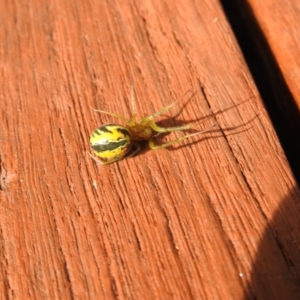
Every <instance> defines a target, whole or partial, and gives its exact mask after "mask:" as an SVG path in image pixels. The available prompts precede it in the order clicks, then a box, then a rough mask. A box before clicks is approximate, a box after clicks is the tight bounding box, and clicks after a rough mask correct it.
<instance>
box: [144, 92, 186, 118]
mask: <svg viewBox="0 0 300 300" xmlns="http://www.w3.org/2000/svg"><path fill="white" fill-rule="evenodd" d="M189 92H190V91H187V92H186V93H185V94H184V95H183V96H182V97H181V98H180V99H179V100H176V101H174V102H172V103H171V104H169V105H167V106H166V107H164V108H162V109H161V110H159V111H157V112H155V113H154V114H153V115H150V116H147V117H145V118H143V119H142V121H144V120H151V119H154V118H156V117H158V116H160V115H161V114H163V113H165V112H166V111H168V110H169V109H170V108H172V107H173V106H174V105H175V104H177V102H179V101H181V100H182V98H183V97H185V96H186V95H187V94H188V93H189Z"/></svg>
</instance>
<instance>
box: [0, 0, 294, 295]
mask: <svg viewBox="0 0 300 300" xmlns="http://www.w3.org/2000/svg"><path fill="white" fill-rule="evenodd" d="M281 2H282V3H281ZM281 2H280V1H279V2H276V5H278V8H280V5H281V6H282V5H284V3H285V2H283V1H281ZM253 3H254V2H253ZM0 11H1V12H2V18H1V21H0V45H1V47H0V51H1V52H0V54H1V55H0V79H1V80H0V84H1V88H0V93H1V94H0V95H1V106H0V107H1V148H0V159H1V160H0V163H1V165H0V168H1V169H0V171H1V177H0V179H1V181H0V183H1V186H0V188H1V190H0V193H1V205H0V243H1V252H0V266H1V268H0V270H1V272H0V276H1V280H0V291H1V299H297V298H300V288H299V286H300V230H299V229H300V210H299V208H300V203H299V202H300V192H299V188H298V187H297V184H296V181H295V179H294V177H293V175H292V173H291V170H290V167H289V165H288V163H287V160H286V158H285V155H284V152H283V150H282V148H281V146H280V143H279V142H278V139H277V136H276V133H275V131H274V129H273V127H272V124H271V123H270V120H269V117H268V114H267V113H266V111H265V109H264V105H263V103H262V100H261V98H260V96H259V93H258V91H257V89H256V87H255V84H254V82H253V79H252V77H251V75H250V73H249V70H248V68H247V65H246V63H245V61H244V59H243V55H242V54H241V51H240V49H239V46H238V44H237V42H236V40H235V38H234V35H233V33H232V30H231V28H230V27H229V25H228V22H227V20H226V17H225V15H224V12H223V11H222V7H221V5H220V3H219V2H218V1H208V0H206V1H183V0H179V1H175V2H173V1H172V2H171V1H166V0H163V1H157V0H152V1H140V2H137V1H136V2H134V1H132V2H126V1H90V0H87V1H77V0H73V1H70V0H64V1H57V0H54V1H51V2H48V1H44V0H42V1H34V0H33V1H30V2H27V1H24V0H21V1H16V2H9V1H3V0H0ZM276 17H277V20H278V22H280V20H283V19H284V20H285V18H287V16H286V15H285V16H284V17H282V18H281V15H280V9H278V15H277V16H276ZM264 22H267V21H265V20H264ZM279 34H281V32H280V30H279ZM289 34H290V35H293V36H292V37H293V38H294V40H295V43H294V44H293V43H292V37H290V38H288V37H286V38H287V39H285V41H286V40H290V43H291V45H294V46H295V47H296V48H297V45H298V43H299V35H300V33H299V31H297V32H296V31H295V32H294V31H293V32H292V31H291V32H286V35H287V36H288V35H289ZM279 38H280V37H279ZM274 39H275V38H274ZM275 40H276V39H275ZM296 41H297V42H296ZM274 47H275V48H276V49H278V47H277V46H276V45H275V46H274ZM283 48H284V47H283ZM288 48H293V47H288ZM288 48H286V49H285V50H278V51H279V52H280V53H282V51H285V52H286V53H285V54H286V55H283V57H284V59H285V60H283V58H281V59H282V60H281V62H282V65H283V66H284V67H283V69H284V70H283V74H287V75H285V76H288V74H290V69H289V68H291V67H290V66H289V67H288V66H286V64H288V63H289V61H288V59H289V57H290V56H289V52H288V51H289V49H288ZM295 51H296V50H295ZM297 51H299V49H298V50H297ZM275 55H278V54H276V53H275ZM292 61H293V63H297V64H298V65H299V62H296V60H292ZM279 65H280V66H281V63H279ZM298 65H297V66H298ZM285 70H286V71H285ZM285 72H286V73H285ZM298 72H299V69H298V70H297V71H296V70H295V73H294V75H293V76H290V77H289V78H288V79H287V82H289V87H290V88H291V90H292V93H293V95H295V98H297V97H298V96H299V95H298V94H299V93H298V92H297V91H298V89H299V80H297V76H298ZM131 85H134V87H135V92H136V97H137V108H138V113H139V115H140V116H144V115H149V114H151V113H153V112H154V111H157V110H159V109H160V108H162V107H164V106H166V105H167V104H169V103H171V102H172V101H174V100H176V99H179V98H181V97H183V95H184V94H185V93H186V92H187V91H191V92H190V94H192V93H194V94H193V96H192V97H189V96H187V97H183V99H182V100H181V101H180V103H179V105H178V106H177V107H175V108H174V109H172V111H170V113H169V114H168V116H165V117H164V118H162V122H161V123H160V124H163V125H175V124H176V125H179V124H185V123H191V124H192V125H193V126H194V131H197V130H202V129H205V128H209V127H210V126H213V125H216V127H215V128H214V129H213V130H212V132H210V133H206V134H204V135H203V136H198V137H194V138H192V139H191V140H189V141H185V142H183V143H182V144H179V145H177V146H174V147H173V148H171V149H168V150H167V149H165V150H160V151H147V150H146V151H144V152H143V153H141V154H140V155H138V156H136V157H134V158H131V159H127V160H122V161H120V162H118V163H115V164H112V165H109V166H106V167H103V166H100V165H97V164H96V163H95V162H94V161H93V160H92V159H91V158H90V156H89V152H90V148H89V135H90V133H91V132H92V130H93V129H95V128H96V127H97V126H99V125H100V124H104V123H107V122H116V120H115V119H113V117H111V116H108V115H99V114H96V113H94V112H93V110H92V109H91V108H99V109H103V110H107V111H111V112H116V113H119V114H122V115H124V116H128V115H129V113H130V99H129V94H130V86H131ZM175 137H176V135H175V134H171V135H169V136H166V137H164V139H166V140H169V139H172V138H175ZM159 142H160V143H161V142H162V139H159Z"/></svg>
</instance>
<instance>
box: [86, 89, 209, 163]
mask: <svg viewBox="0 0 300 300" xmlns="http://www.w3.org/2000/svg"><path fill="white" fill-rule="evenodd" d="M177 102H178V101H175V102H173V103H171V104H169V105H168V106H166V107H164V108H163V109H161V110H159V111H158V112H156V113H154V114H153V115H151V116H148V117H145V118H142V119H141V120H140V121H136V116H137V114H136V107H135V98H134V91H133V88H131V105H132V113H131V117H130V119H126V118H124V117H122V116H120V115H117V114H114V113H110V112H107V111H104V110H96V109H95V111H96V112H99V113H104V114H107V115H111V116H114V117H116V118H118V119H119V120H122V121H123V122H124V123H125V126H122V125H118V124H105V125H102V126H100V127H99V128H97V129H95V130H94V131H93V132H92V134H91V137H90V143H91V147H92V149H93V152H94V154H95V155H96V156H97V157H99V158H100V159H97V158H95V157H94V156H93V155H91V157H92V158H93V159H94V160H95V161H97V162H99V163H100V164H102V165H108V164H110V163H113V162H115V161H118V160H121V159H123V158H125V157H126V158H128V157H132V156H134V155H136V154H137V153H138V152H139V151H140V150H141V146H140V144H139V141H148V145H149V147H150V149H152V150H158V149H162V148H166V147H169V146H171V145H173V144H175V143H178V142H181V141H182V140H184V139H186V138H189V137H191V136H194V135H196V134H200V133H204V132H207V131H209V130H210V129H211V128H209V129H206V130H203V131H199V132H196V133H192V134H188V135H184V136H181V137H179V138H177V139H176V140H174V141H171V142H167V143H164V144H161V145H155V144H154V141H153V138H154V137H157V136H158V135H160V134H161V133H166V132H172V131H178V130H187V129H191V128H192V126H191V125H184V126H176V127H166V128H164V127H160V126H158V125H156V124H155V122H154V121H153V119H154V118H156V117H158V116H160V115H161V114H163V113H164V112H166V111H168V110H169V109H170V108H171V107H172V106H174V105H175V104H176V103H177ZM132 146H134V148H135V149H133V150H132V151H131V152H130V150H131V149H132Z"/></svg>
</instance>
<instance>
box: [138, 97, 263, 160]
mask: <svg viewBox="0 0 300 300" xmlns="http://www.w3.org/2000/svg"><path fill="white" fill-rule="evenodd" d="M249 100H250V99H247V100H245V101H243V102H241V103H239V104H237V105H234V106H231V107H229V108H226V109H224V110H222V111H219V112H217V113H213V114H211V115H208V116H203V117H200V118H197V119H193V120H189V121H182V120H176V121H174V119H176V116H178V115H180V112H181V111H182V110H183V109H184V107H185V106H186V105H187V103H185V105H184V106H183V107H181V109H180V111H179V112H178V113H177V114H176V115H175V117H168V118H167V119H163V120H159V121H157V122H156V124H157V125H158V126H160V127H164V128H166V127H174V126H176V127H178V126H184V125H187V124H192V123H196V122H199V121H201V122H204V121H205V120H208V119H210V118H214V119H215V121H216V116H217V115H219V114H222V113H224V112H226V111H228V110H229V109H232V108H235V107H237V106H239V105H241V104H243V103H245V102H247V101H249ZM188 101H190V100H188ZM257 117H258V115H257V114H256V115H255V116H254V117H253V118H252V119H250V120H249V121H248V122H246V123H244V124H242V125H239V126H234V127H228V128H226V129H222V128H221V127H220V126H219V128H217V129H213V128H214V127H215V125H214V126H211V129H209V128H208V131H206V132H205V133H210V136H205V137H202V138H200V139H197V140H195V137H194V141H191V142H185V143H180V142H178V144H174V145H171V146H168V147H166V148H164V149H166V150H168V151H175V150H178V149H181V148H185V147H189V146H192V145H194V144H197V143H199V142H202V141H204V140H207V139H215V138H219V137H225V136H226V137H228V136H231V135H236V134H239V133H243V132H246V131H248V130H250V129H251V128H252V126H249V125H250V124H251V123H252V122H253V121H254V120H255V119H256V118H257ZM243 127H244V129H241V128H243ZM245 127H246V128H245ZM237 129H241V130H237ZM204 130H205V129H204ZM178 131H179V132H184V133H185V134H182V135H180V136H183V135H190V134H193V133H197V132H199V136H200V134H201V132H200V131H199V130H196V129H193V128H191V129H189V130H184V131H180V130H178ZM203 133H204V132H203ZM214 133H218V134H217V135H213V136H212V135H211V134H214ZM170 134H174V133H173V132H167V133H162V134H159V135H158V136H157V137H154V143H155V145H158V146H159V145H161V144H164V143H166V142H170V141H173V140H176V139H177V138H179V137H180V136H178V135H176V137H174V138H173V139H172V138H169V139H167V140H166V139H165V138H166V136H169V135H170ZM187 141H188V139H187ZM138 143H139V145H140V146H141V150H140V151H139V152H138V153H137V154H136V155H134V156H139V155H142V154H144V153H146V152H148V151H149V150H151V148H150V147H148V145H147V144H148V142H147V141H140V142H138ZM133 151H134V149H133Z"/></svg>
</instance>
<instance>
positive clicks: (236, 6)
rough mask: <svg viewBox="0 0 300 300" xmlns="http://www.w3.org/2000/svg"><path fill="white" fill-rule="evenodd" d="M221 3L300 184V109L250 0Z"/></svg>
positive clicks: (224, 1) (229, 0)
mask: <svg viewBox="0 0 300 300" xmlns="http://www.w3.org/2000/svg"><path fill="white" fill-rule="evenodd" d="M220 2H221V4H222V6H223V9H224V11H225V14H226V16H227V18H228V21H229V23H230V25H231V27H232V30H233V32H234V34H235V36H236V39H237V41H238V43H239V45H240V47H241V50H242V52H243V54H244V57H245V60H246V62H247V64H248V67H249V69H250V72H251V74H252V76H253V78H254V81H255V83H256V86H257V88H258V90H259V92H260V95H261V97H262V99H263V101H264V104H265V107H266V109H267V111H268V114H269V116H270V119H271V121H272V123H273V126H274V128H275V130H276V133H277V136H278V138H279V140H280V143H281V145H282V148H283V150H284V152H285V154H286V157H287V159H288V161H289V164H290V167H291V169H292V172H293V173H294V176H295V178H296V180H297V182H298V185H299V183H300V158H299V154H300V112H299V109H298V107H297V105H296V103H295V101H294V98H293V96H292V94H291V93H290V91H289V89H288V86H287V84H286V82H285V80H284V78H283V76H282V73H281V71H280V69H279V66H278V64H277V62H276V60H275V57H274V56H273V54H272V51H271V49H270V47H269V45H268V42H267V40H266V38H265V36H264V34H263V32H262V30H261V29H260V27H259V25H258V23H257V22H256V20H255V17H254V15H253V12H252V10H251V8H250V6H249V5H248V3H247V2H246V1H244V0H220Z"/></svg>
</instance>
